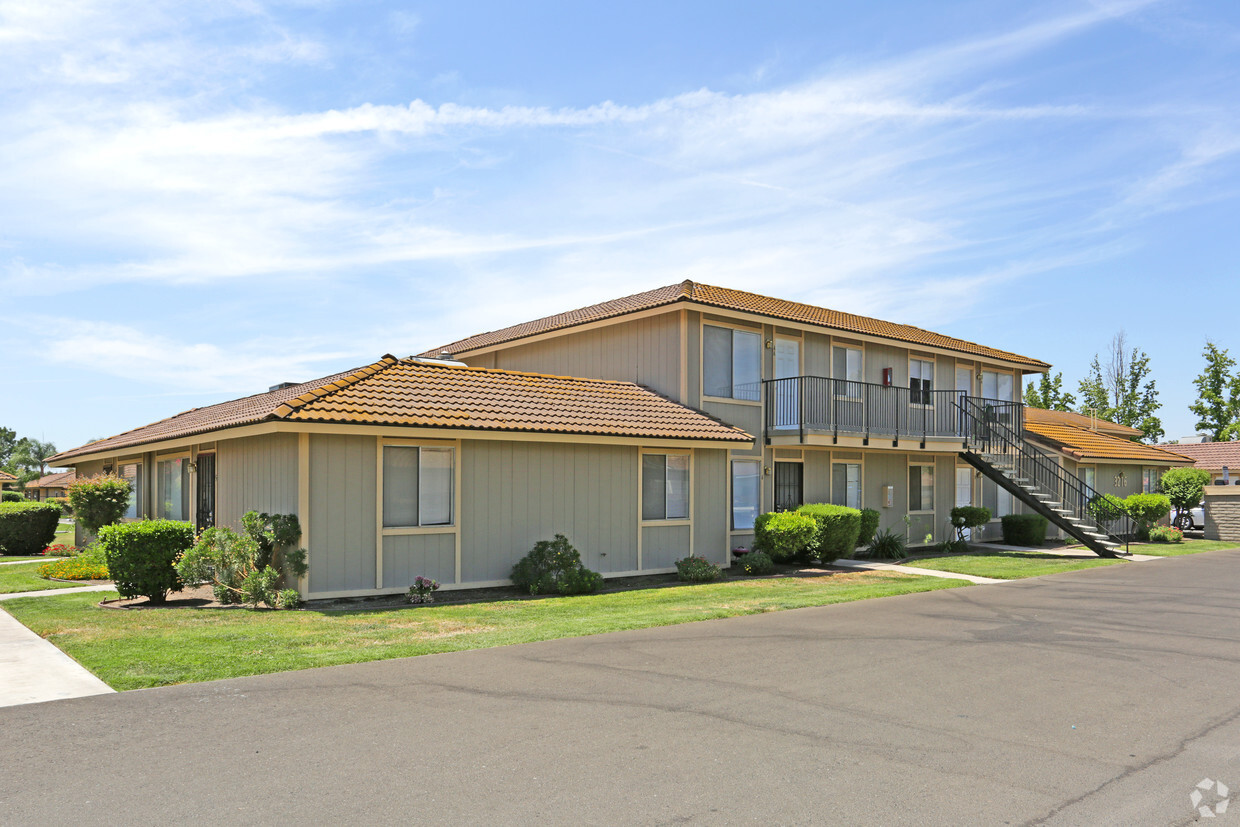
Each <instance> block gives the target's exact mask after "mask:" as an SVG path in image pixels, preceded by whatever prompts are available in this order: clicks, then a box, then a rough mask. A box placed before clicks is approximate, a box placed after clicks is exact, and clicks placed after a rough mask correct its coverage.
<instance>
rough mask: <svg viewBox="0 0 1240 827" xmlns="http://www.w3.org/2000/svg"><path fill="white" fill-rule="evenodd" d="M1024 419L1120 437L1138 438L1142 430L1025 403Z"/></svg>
mask: <svg viewBox="0 0 1240 827" xmlns="http://www.w3.org/2000/svg"><path fill="white" fill-rule="evenodd" d="M1025 421H1026V422H1031V421H1032V422H1038V423H1041V424H1043V425H1070V426H1072V427H1074V428H1085V429H1086V430H1091V431H1101V432H1102V433H1104V434H1110V435H1111V436H1117V437H1120V438H1122V439H1132V438H1133V437H1136V438H1138V439H1139V438H1140V437H1141V436H1142V432H1141V431H1139V430H1138V429H1136V428H1130V427H1128V426H1127V425H1120V424H1119V423H1118V422H1108V421H1107V420H1105V419H1095V418H1092V417H1088V416H1085V415H1084V414H1079V413H1073V412H1072V411H1048V410H1046V409H1045V408H1031V407H1029V406H1027V405H1026V406H1025Z"/></svg>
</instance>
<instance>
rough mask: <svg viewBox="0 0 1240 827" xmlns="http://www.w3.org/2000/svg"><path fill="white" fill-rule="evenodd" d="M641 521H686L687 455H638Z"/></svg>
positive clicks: (687, 506) (687, 516) (687, 515)
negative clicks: (640, 467) (640, 470)
mask: <svg viewBox="0 0 1240 827" xmlns="http://www.w3.org/2000/svg"><path fill="white" fill-rule="evenodd" d="M642 519H643V520H687V519H689V455H688V454H642Z"/></svg>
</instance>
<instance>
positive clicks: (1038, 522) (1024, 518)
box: [1001, 514, 1047, 547]
mask: <svg viewBox="0 0 1240 827" xmlns="http://www.w3.org/2000/svg"><path fill="white" fill-rule="evenodd" d="M1001 519H1002V522H1003V542H1004V543H1007V544H1008V545H1009V546H1034V547H1037V546H1040V545H1042V544H1043V543H1045V542H1046V526H1047V520H1046V518H1045V517H1043V516H1042V515H1041V514H1006V515H1004V516H1003V517H1002V518H1001Z"/></svg>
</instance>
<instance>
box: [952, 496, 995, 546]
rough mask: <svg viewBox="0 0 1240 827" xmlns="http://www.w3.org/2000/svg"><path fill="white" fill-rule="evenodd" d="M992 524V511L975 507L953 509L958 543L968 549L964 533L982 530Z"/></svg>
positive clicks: (953, 521) (953, 520) (964, 506)
mask: <svg viewBox="0 0 1240 827" xmlns="http://www.w3.org/2000/svg"><path fill="white" fill-rule="evenodd" d="M988 522H990V509H989V508H979V507H977V506H973V505H958V506H956V507H955V508H953V509H952V527H953V528H955V529H956V542H957V543H961V544H962V545H964V547H965V548H966V549H967V548H968V544H967V543H965V539H964V533H965V531H966V530H968V529H970V528H980V527H981V526H984V525H986V523H988Z"/></svg>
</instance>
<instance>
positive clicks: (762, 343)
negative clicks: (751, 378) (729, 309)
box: [698, 319, 804, 406]
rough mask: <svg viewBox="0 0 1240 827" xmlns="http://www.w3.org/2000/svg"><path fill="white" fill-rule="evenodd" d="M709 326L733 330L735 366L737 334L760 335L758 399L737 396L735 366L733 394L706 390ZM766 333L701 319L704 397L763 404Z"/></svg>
mask: <svg viewBox="0 0 1240 827" xmlns="http://www.w3.org/2000/svg"><path fill="white" fill-rule="evenodd" d="M708 327H716V328H719V329H720V330H730V331H732V350H731V356H732V364H733V366H735V364H736V334H737V333H746V334H749V335H751V336H756V337H758V398H757V399H744V398H741V397H737V396H736V370H735V367H733V369H732V386H731V390H730V394H731V395H729V396H716V395H715V394H710V393H707V392H706V328H708ZM764 335H765V334H764V333H763V331H762V330H760V329H755V328H752V327H745V326H744V325H737V324H728V323H727V322H719V321H715V320H714V319H711V320H707V319H703V320H702V321H701V324H700V325H699V327H698V342H699V343H700V350H701V354H700V356H701V358H700V361H701V369H700V370H699V372H698V384H699V388H698V391H699V392H700V393H701V396H702V398H703V399H715V400H719V401H720V402H729V403H732V404H734V405H754V406H761V405H762V379H763V377H764V376H765V373H766V365H765V362H766V356H765V349H766V348H765V341H764V338H763V337H764ZM802 350H804V348H802ZM802 358H804V356H802Z"/></svg>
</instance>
